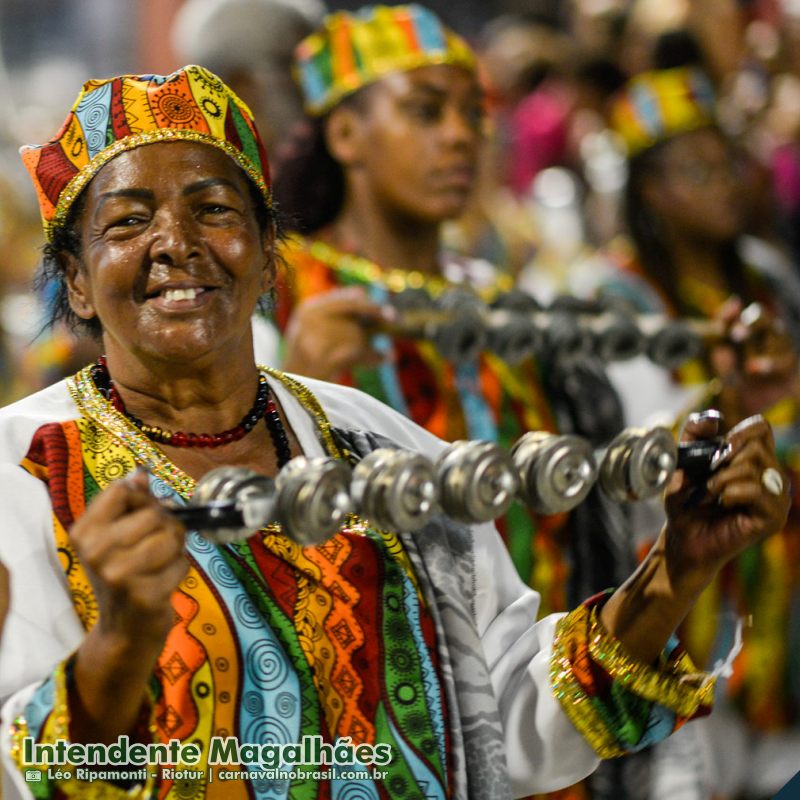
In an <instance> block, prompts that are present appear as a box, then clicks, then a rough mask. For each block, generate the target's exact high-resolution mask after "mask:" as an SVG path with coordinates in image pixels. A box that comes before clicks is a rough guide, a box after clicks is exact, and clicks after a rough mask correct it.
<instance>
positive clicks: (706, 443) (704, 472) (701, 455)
mask: <svg viewBox="0 0 800 800" xmlns="http://www.w3.org/2000/svg"><path fill="white" fill-rule="evenodd" d="M722 446H723V440H722V439H703V440H700V441H697V442H681V443H680V444H679V445H678V463H677V466H678V469H682V470H683V471H684V472H686V474H687V475H688V477H689V480H690V481H692V483H700V482H705V481H706V480H708V478H709V477H710V475H711V472H712V469H711V466H712V462H713V459H714V456H716V455H717V453H718V452H719V451H720V448H721V447H722Z"/></svg>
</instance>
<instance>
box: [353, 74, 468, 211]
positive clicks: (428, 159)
mask: <svg viewBox="0 0 800 800" xmlns="http://www.w3.org/2000/svg"><path fill="white" fill-rule="evenodd" d="M359 109H360V110H359V113H357V114H355V115H354V116H353V120H354V125H355V128H356V132H355V136H354V137H353V142H352V143H351V144H352V147H351V148H350V149H349V150H348V151H347V156H346V158H345V161H346V162H347V163H345V164H344V165H345V167H346V168H349V169H348V174H349V175H351V176H353V177H355V178H356V179H357V180H358V181H359V183H358V186H357V187H355V188H356V190H358V191H365V192H367V193H368V194H369V198H370V200H371V201H372V202H373V203H376V204H380V206H381V207H382V208H383V209H384V210H385V211H386V212H387V213H390V214H391V213H395V214H399V215H401V216H404V217H408V218H411V219H418V220H423V221H426V222H441V221H443V220H446V219H451V218H453V217H457V216H458V215H460V214H461V213H462V212H463V210H464V208H465V206H466V203H467V200H468V199H469V195H470V192H471V190H472V188H473V185H474V183H475V177H476V164H477V157H478V149H479V146H480V143H481V139H482V131H483V105H482V94H481V90H480V88H479V86H478V83H477V81H476V79H475V76H474V75H472V74H471V73H470V72H468V71H466V70H464V69H462V68H460V67H454V66H445V65H442V66H430V67H422V68H420V69H416V70H412V71H410V72H400V73H394V74H391V75H388V76H387V77H385V78H383V79H382V80H380V81H378V82H377V83H376V84H373V85H371V86H370V87H368V89H367V90H366V92H365V96H364V98H363V102H362V104H361V105H360V106H359ZM351 188H352V187H351Z"/></svg>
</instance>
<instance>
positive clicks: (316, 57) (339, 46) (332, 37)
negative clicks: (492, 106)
mask: <svg viewBox="0 0 800 800" xmlns="http://www.w3.org/2000/svg"><path fill="white" fill-rule="evenodd" d="M432 64H453V65H455V66H459V67H464V68H465V69H468V70H470V71H473V70H475V68H476V65H475V55H474V53H473V52H472V50H471V49H470V47H469V45H468V44H467V43H466V42H465V41H464V40H463V39H462V38H461V37H460V36H458V35H457V34H456V33H454V32H453V31H451V30H450V29H449V28H446V27H445V26H444V25H443V24H442V22H441V20H440V19H439V18H438V17H437V16H436V15H435V14H434V13H433V12H432V11H429V10H428V9H427V8H423V7H422V6H419V5H416V4H412V5H405V6H367V7H365V8H362V9H361V10H359V11H356V12H355V13H352V14H351V13H348V12H346V11H337V12H336V13H335V14H330V15H329V16H327V17H326V18H325V20H324V21H323V24H322V27H321V28H320V29H319V30H318V31H316V32H315V33H312V34H311V35H310V36H308V37H306V38H305V39H303V41H302V42H300V44H299V45H298V46H297V49H296V50H295V71H296V75H297V79H298V82H299V83H300V86H301V88H302V90H303V94H304V96H305V106H306V111H307V112H308V113H309V114H311V115H314V116H319V115H322V114H324V113H325V112H327V111H330V109H331V108H333V107H334V106H335V105H336V104H337V103H338V102H339V101H340V100H342V98H344V97H346V96H347V95H348V94H352V93H353V92H355V91H356V90H358V89H360V88H361V87H362V86H366V85H367V84H369V83H372V82H374V81H377V80H380V79H381V78H382V77H384V76H385V75H387V74H389V73H391V72H407V71H408V70H412V69H417V68H419V67H426V66H430V65H432Z"/></svg>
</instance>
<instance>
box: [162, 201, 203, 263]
mask: <svg viewBox="0 0 800 800" xmlns="http://www.w3.org/2000/svg"><path fill="white" fill-rule="evenodd" d="M200 249H201V246H200V241H199V237H198V233H197V230H196V227H195V225H194V224H193V221H192V220H191V219H189V218H188V217H187V216H186V215H184V214H180V213H176V212H166V211H164V212H162V213H161V214H157V215H156V220H155V225H154V227H153V240H152V243H151V245H150V257H151V258H152V259H153V261H158V262H168V263H172V264H182V263H184V262H185V261H188V260H189V259H190V258H192V257H193V256H196V255H197V254H198V253H199V252H200Z"/></svg>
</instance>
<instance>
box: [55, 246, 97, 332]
mask: <svg viewBox="0 0 800 800" xmlns="http://www.w3.org/2000/svg"><path fill="white" fill-rule="evenodd" d="M58 258H59V261H60V262H61V268H62V269H63V270H64V280H65V281H66V284H67V297H68V299H69V305H70V308H71V309H72V310H73V311H74V312H75V314H77V316H79V317H80V318H81V319H87V320H88V319H94V317H96V316H97V312H96V311H95V307H94V301H93V300H92V293H91V286H90V285H89V281H88V280H87V278H86V271H85V270H84V268H83V264H82V263H81V261H80V259H79V258H78V257H77V256H75V255H73V254H72V253H61V254H59V257H58Z"/></svg>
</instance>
